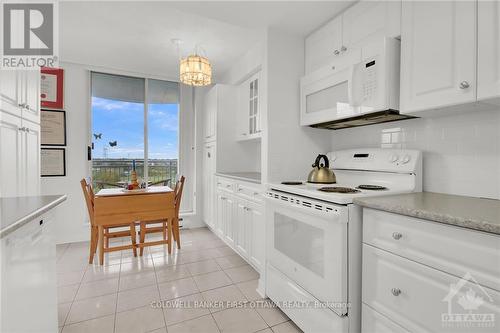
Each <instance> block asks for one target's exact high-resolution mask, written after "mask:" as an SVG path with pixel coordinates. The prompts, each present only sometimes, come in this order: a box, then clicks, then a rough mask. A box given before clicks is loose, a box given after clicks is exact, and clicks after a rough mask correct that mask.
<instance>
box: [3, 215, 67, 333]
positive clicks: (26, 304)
mask: <svg viewBox="0 0 500 333" xmlns="http://www.w3.org/2000/svg"><path fill="white" fill-rule="evenodd" d="M51 218H52V217H51V215H50V213H47V214H45V215H43V216H40V217H39V218H36V219H34V220H32V221H30V222H28V223H27V224H26V225H24V226H22V227H20V228H19V229H17V230H15V231H14V232H12V233H11V234H9V235H7V236H5V237H4V238H2V240H1V251H0V253H1V259H2V260H1V261H0V263H1V277H2V278H1V279H0V283H1V286H0V299H1V301H2V311H1V318H0V331H1V332H10V333H21V332H40V333H53V332H57V331H58V328H57V286H56V281H57V277H56V247H55V240H54V235H55V230H54V228H53V225H52V224H53V222H51Z"/></svg>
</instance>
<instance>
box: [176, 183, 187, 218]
mask: <svg viewBox="0 0 500 333" xmlns="http://www.w3.org/2000/svg"><path fill="white" fill-rule="evenodd" d="M185 180H186V177H184V176H181V178H180V179H179V180H178V181H177V183H176V184H175V189H174V193H175V199H174V203H175V213H176V215H177V216H179V210H180V208H181V199H182V190H183V189H184V181H185Z"/></svg>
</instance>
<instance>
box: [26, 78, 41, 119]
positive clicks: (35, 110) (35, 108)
mask: <svg viewBox="0 0 500 333" xmlns="http://www.w3.org/2000/svg"><path fill="white" fill-rule="evenodd" d="M23 94H24V100H23V103H24V104H26V105H25V108H24V109H23V119H27V120H29V121H32V122H34V123H36V124H39V123H40V70H29V71H25V72H24V89H23Z"/></svg>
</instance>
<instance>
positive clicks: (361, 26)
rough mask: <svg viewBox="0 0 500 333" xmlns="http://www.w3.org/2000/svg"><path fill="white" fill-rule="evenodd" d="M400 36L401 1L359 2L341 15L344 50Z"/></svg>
mask: <svg viewBox="0 0 500 333" xmlns="http://www.w3.org/2000/svg"><path fill="white" fill-rule="evenodd" d="M399 35H401V1H361V2H359V3H357V4H356V5H354V6H352V7H351V8H349V9H348V10H347V11H346V12H345V13H344V14H343V15H342V42H343V44H342V45H343V46H344V47H345V49H341V50H345V51H348V50H349V49H351V48H353V47H356V48H359V47H361V46H363V45H364V44H366V43H367V42H370V41H372V40H375V39H379V40H381V39H382V37H397V36H399Z"/></svg>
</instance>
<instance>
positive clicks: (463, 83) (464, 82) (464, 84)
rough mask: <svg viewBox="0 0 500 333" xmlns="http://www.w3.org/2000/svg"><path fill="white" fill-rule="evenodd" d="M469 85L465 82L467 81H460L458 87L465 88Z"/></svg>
mask: <svg viewBox="0 0 500 333" xmlns="http://www.w3.org/2000/svg"><path fill="white" fill-rule="evenodd" d="M469 87H470V84H469V82H467V81H462V82H460V89H467V88H469Z"/></svg>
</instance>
